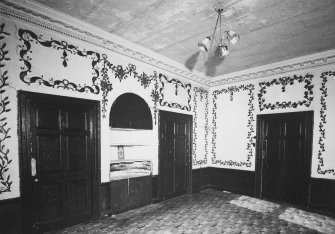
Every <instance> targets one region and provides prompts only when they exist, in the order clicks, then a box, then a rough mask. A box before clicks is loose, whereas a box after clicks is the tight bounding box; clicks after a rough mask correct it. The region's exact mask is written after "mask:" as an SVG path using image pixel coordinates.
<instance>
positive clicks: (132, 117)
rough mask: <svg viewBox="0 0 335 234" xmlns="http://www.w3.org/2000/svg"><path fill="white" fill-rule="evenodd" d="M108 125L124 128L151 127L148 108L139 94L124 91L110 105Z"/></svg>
mask: <svg viewBox="0 0 335 234" xmlns="http://www.w3.org/2000/svg"><path fill="white" fill-rule="evenodd" d="M109 126H110V127H112V128H124V129H152V116H151V112H150V108H149V106H148V104H147V103H146V102H145V100H144V99H143V98H141V97H140V96H138V95H136V94H134V93H124V94H122V95H120V96H119V97H118V98H117V99H116V100H115V101H114V103H113V105H112V108H111V111H110V114H109Z"/></svg>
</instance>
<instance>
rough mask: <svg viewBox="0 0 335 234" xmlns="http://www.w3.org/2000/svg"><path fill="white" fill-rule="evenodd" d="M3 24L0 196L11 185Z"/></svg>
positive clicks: (0, 41)
mask: <svg viewBox="0 0 335 234" xmlns="http://www.w3.org/2000/svg"><path fill="white" fill-rule="evenodd" d="M4 28H5V24H4V23H3V24H1V25H0V45H1V46H0V71H3V72H1V73H0V94H1V95H0V194H2V193H5V192H10V191H11V185H12V183H13V181H12V179H11V177H10V174H9V167H10V164H11V163H12V160H11V159H10V157H9V156H10V155H9V154H10V150H9V149H8V148H7V146H6V141H7V139H8V138H10V137H11V136H10V128H9V127H8V126H7V124H8V122H7V117H6V113H8V112H10V111H11V109H9V108H8V105H9V104H10V100H9V97H8V96H7V95H6V87H8V83H7V80H8V71H7V70H5V69H4V68H5V66H6V62H7V61H9V60H10V58H9V57H8V50H7V49H6V46H7V44H6V42H4V41H3V40H4V39H5V38H6V36H9V35H10V34H9V33H7V32H5V31H4Z"/></svg>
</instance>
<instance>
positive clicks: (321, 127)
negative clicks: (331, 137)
mask: <svg viewBox="0 0 335 234" xmlns="http://www.w3.org/2000/svg"><path fill="white" fill-rule="evenodd" d="M330 76H335V71H328V72H323V73H322V74H321V79H322V83H321V88H320V91H321V98H320V104H321V108H320V123H319V132H320V137H319V141H318V144H319V151H318V160H319V163H318V168H317V172H318V174H322V175H325V174H333V175H335V169H322V167H324V163H323V152H325V142H324V141H325V139H326V128H325V124H326V123H327V119H326V118H327V115H326V110H327V102H326V98H327V97H328V90H327V87H326V85H327V82H328V80H329V77H330Z"/></svg>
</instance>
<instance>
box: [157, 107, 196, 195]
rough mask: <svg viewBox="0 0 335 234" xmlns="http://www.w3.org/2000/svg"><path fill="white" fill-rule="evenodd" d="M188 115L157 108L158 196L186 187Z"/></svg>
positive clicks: (187, 175)
mask: <svg viewBox="0 0 335 234" xmlns="http://www.w3.org/2000/svg"><path fill="white" fill-rule="evenodd" d="M191 125H192V116H188V115H183V114H177V113H172V112H166V111H161V112H160V136H161V137H160V143H159V145H160V156H159V170H160V171H159V175H160V177H159V178H160V197H161V198H162V199H167V198H171V197H175V196H178V195H181V194H185V193H187V192H189V190H190V187H191V186H190V173H191V163H190V160H191V159H190V152H191V149H190V147H191V143H190V142H191V134H192V133H191V129H192V128H191Z"/></svg>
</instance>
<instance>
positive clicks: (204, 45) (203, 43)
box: [198, 37, 211, 52]
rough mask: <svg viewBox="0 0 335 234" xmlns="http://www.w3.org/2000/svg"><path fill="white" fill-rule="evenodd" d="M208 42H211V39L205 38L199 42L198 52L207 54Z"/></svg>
mask: <svg viewBox="0 0 335 234" xmlns="http://www.w3.org/2000/svg"><path fill="white" fill-rule="evenodd" d="M210 42H211V37H206V38H205V39H203V40H202V41H201V42H199V43H198V46H199V48H200V50H202V51H205V52H208V49H209V45H210Z"/></svg>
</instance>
